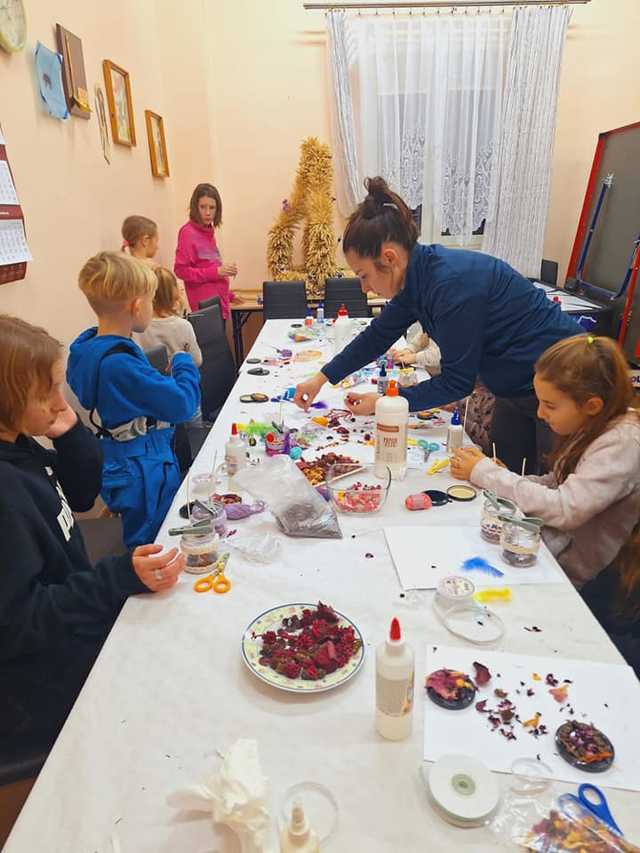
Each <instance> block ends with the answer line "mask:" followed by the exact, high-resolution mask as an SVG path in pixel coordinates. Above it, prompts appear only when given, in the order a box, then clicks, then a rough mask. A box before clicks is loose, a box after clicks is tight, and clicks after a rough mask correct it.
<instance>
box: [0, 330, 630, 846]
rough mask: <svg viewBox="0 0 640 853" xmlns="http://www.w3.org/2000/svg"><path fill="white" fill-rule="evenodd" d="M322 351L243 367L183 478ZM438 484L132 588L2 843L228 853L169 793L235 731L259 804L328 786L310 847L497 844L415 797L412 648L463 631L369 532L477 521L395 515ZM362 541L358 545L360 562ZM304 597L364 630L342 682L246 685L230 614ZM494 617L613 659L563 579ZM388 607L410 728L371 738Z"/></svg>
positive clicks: (544, 650) (418, 722)
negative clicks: (246, 746) (243, 742)
mask: <svg viewBox="0 0 640 853" xmlns="http://www.w3.org/2000/svg"><path fill="white" fill-rule="evenodd" d="M287 326H288V321H278V320H276V321H268V322H267V323H266V324H265V327H264V328H263V330H262V332H261V333H260V336H259V337H258V339H257V341H256V343H255V345H254V347H253V349H252V352H251V354H250V355H252V356H256V357H265V356H267V355H269V354H272V353H273V350H272V349H270V345H271V346H285V345H286V342H287V337H286V331H287ZM313 346H314V345H309V344H307V345H292V346H291V348H292V349H294V351H299V350H300V349H309V348H310V347H313ZM323 349H325V350H326V347H323ZM319 364H320V362H318V363H313V364H299V365H295V366H294V367H293V368H291V370H288V369H271V368H270V370H271V373H270V375H269V376H267V377H253V376H250V375H248V374H247V372H246V366H243V368H242V370H241V372H240V376H239V379H238V382H237V384H236V386H235V388H234V389H233V391H232V393H231V395H230V396H229V399H228V401H227V403H226V405H225V407H224V408H223V410H222V412H221V414H220V416H219V418H218V420H217V421H216V424H215V426H214V427H213V429H212V430H211V433H210V435H209V436H208V439H207V441H206V443H205V445H204V446H203V448H202V450H201V452H200V454H199V456H198V458H197V459H196V460H195V462H194V466H193V473H194V474H197V473H202V472H205V471H208V470H210V468H211V465H212V462H213V455H214V452H215V451H216V450H217V451H218V461H220V460H221V453H222V449H223V445H224V442H225V440H226V438H227V436H228V434H229V430H230V425H231V423H232V422H233V421H238V420H240V421H246V420H248V419H249V418H250V417H254V418H256V419H260V418H262V417H264V416H265V413H267V412H268V413H270V414H273V413H274V412H275V410H276V408H277V407H276V406H274V405H273V404H265V405H263V406H261V405H256V404H254V405H250V406H243V405H241V404H240V402H239V396H240V394H243V393H248V392H252V391H256V390H264V391H266V392H268V393H270V392H272V391H281V390H283V389H284V387H286V386H287V385H288V384H290V382H291V380H292V379H293V378H299V377H301V376H302V375H304V374H306V373H311V372H314V371H315V370H316V369H317V367H318V366H319ZM320 396H321V399H324V400H327V401H329V402H331V403H332V404H338V403H339V402H340V401H341V399H342V393H341V392H339V391H337V390H333V389H328V390H327V388H326V387H325V389H323V392H322V393H321V395H320ZM288 411H290V412H291V413H293V411H294V410H293V407H292V408H291V410H287V409H285V416H286V415H287V412H288ZM430 437H433V438H434V439H435V440H436V441H438V440H440V441H442V439H443V438H444V430H443V429H440V430H438V429H434V430H432V431H431V433H430ZM450 483H451V479H450V477H449V476H448V475H447V474H446V472H445V473H443V474H438V475H435V476H433V477H429V478H428V479H427V478H426V476H425V473H424V471H418V470H411V471H409V473H408V475H407V479H406V480H405V481H404V482H401V483H393V484H392V488H391V492H390V495H389V499H388V501H387V504H386V506H385V507H384V509H383V510H382V512H381V514H379V515H377V516H373V517H372V518H350V517H347V516H340V522H341V525H342V529H343V532H344V538H343V539H342V540H330V541H327V540H297V539H284V538H283V546H282V551H281V557H280V558H279V559H278V560H277V561H276V562H274V563H272V564H267V565H265V564H251V563H249V562H247V561H245V560H243V559H241V558H240V557H239V556H237V555H236V554H235V553H233V552H232V556H231V560H230V563H229V571H228V574H229V577H230V579H231V581H232V583H233V588H232V589H231V591H230V592H229V593H228V594H226V595H214V594H213V593H211V594H203V595H199V594H196V593H195V592H194V591H193V588H192V587H193V581H194V578H193V577H192V576H189V575H184V576H183V577H182V579H181V581H180V583H179V585H178V586H177V587H176V588H175V589H174V590H172V591H170V592H168V593H165V594H161V595H142V596H136V597H133V598H131V599H129V600H128V602H127V604H126V605H125V607H124V608H123V610H122V613H121V615H120V617H119V618H118V620H117V622H116V624H115V627H114V628H113V630H112V632H111V634H110V636H109V638H108V640H107V642H106V644H105V646H104V649H103V651H102V653H101V654H100V656H99V658H98V660H97V662H96V664H95V666H94V668H93V671H92V672H91V674H90V676H89V679H88V681H87V683H86V685H85V687H84V689H83V690H82V693H81V695H80V697H79V698H78V701H77V702H76V704H75V706H74V708H73V711H72V713H71V715H70V717H69V719H68V721H67V723H66V725H65V726H64V729H63V730H62V733H61V734H60V737H59V738H58V741H57V742H56V744H55V746H54V748H53V750H52V752H51V755H50V757H49V759H48V761H47V762H46V764H45V766H44V768H43V770H42V772H41V773H40V776H39V778H38V780H37V782H36V784H35V786H34V788H33V790H32V792H31V795H30V797H29V799H28V801H27V803H26V805H25V807H24V809H23V811H22V813H21V815H20V817H19V819H18V822H17V824H16V826H15V828H14V831H13V833H12V835H11V836H10V839H9V841H8V842H7V845H6V847H5V850H6V853H34V851H42V853H45V851H46V853H112V851H117V850H120V851H121V853H169V851H171V853H175V851H194V853H196V851H197V853H205V851H207V853H213V851H221V853H227V851H228V853H232V851H236V850H237V849H239V847H237V845H236V840H235V838H234V837H232V836H231V834H230V833H229V832H228V831H227V830H226V829H225V828H223V827H220V826H214V825H213V823H212V822H211V820H210V818H208V817H203V816H202V815H199V814H195V813H189V812H182V813H181V812H177V811H175V810H174V809H173V808H171V807H170V806H169V805H168V804H167V802H166V798H167V796H168V795H169V794H171V793H172V792H174V791H176V790H177V789H181V788H185V787H187V786H189V785H191V784H193V783H198V782H200V781H202V780H204V779H206V778H207V777H208V776H210V775H211V774H212V773H214V772H215V771H216V770H217V769H218V767H219V766H220V761H219V757H218V750H220V751H223V752H224V750H225V748H227V747H228V746H229V745H230V744H231V743H232V742H233V741H235V740H236V739H237V738H240V737H250V738H256V739H257V741H258V744H259V750H260V756H261V761H262V765H263V769H264V772H265V774H266V775H267V776H268V777H269V780H270V790H271V799H272V814H273V815H274V816H276V814H277V811H278V803H279V802H280V800H281V798H282V795H283V793H284V791H285V789H287V788H288V787H289V786H290V785H292V784H293V783H295V782H297V781H302V780H313V781H316V782H318V783H321V784H323V785H325V786H326V787H328V788H329V789H330V790H331V792H332V793H333V795H334V797H335V799H336V801H337V803H338V806H339V810H340V816H339V825H338V830H337V834H336V835H335V837H334V838H333V840H332V841H330V842H329V844H328V845H327V847H326V848H323V849H326V850H328V851H335V852H336V853H346V851H352V850H363V851H364V850H366V851H375V853H377V851H380V853H400V851H403V853H413V851H415V853H418V851H424V850H433V851H438V853H440V851H456V853H457V851H473V853H490V852H491V853H493V851H495V850H496V849H498V844H497V842H496V840H495V838H494V837H493V836H492V835H491V833H490V832H489V830H487V829H473V830H461V829H456V828H454V827H452V826H449V825H448V824H446V823H444V822H443V821H442V820H441V819H440V818H439V817H437V816H436V815H435V813H434V812H433V810H432V808H431V806H430V805H429V804H428V802H427V799H426V795H425V792H424V788H423V786H422V783H421V781H420V778H419V772H418V771H419V766H420V764H421V760H422V741H423V711H424V702H423V699H422V694H423V691H422V690H421V687H420V685H421V683H422V678H423V676H424V672H425V654H426V647H427V644H432V643H433V644H449V645H464V641H462V640H456V639H455V638H454V637H453V636H451V635H450V634H448V632H447V631H446V629H445V628H444V627H443V626H442V625H441V624H440V623H439V622H438V620H437V619H436V618H435V616H434V614H433V611H432V608H431V595H432V593H427V594H426V595H425V597H424V601H423V602H422V604H419V605H416V603H415V601H409V600H407V599H402V598H401V597H400V595H399V592H400V590H399V586H398V581H397V578H396V575H395V572H394V569H393V566H392V562H391V559H390V556H389V553H388V550H387V547H386V545H385V541H384V536H383V533H382V527H383V524H393V523H398V520H401V521H402V523H404V524H418V525H437V524H453V525H459V526H465V525H477V524H478V520H479V513H480V500H479V499H476V500H475V501H473V502H472V503H469V504H450V505H449V506H447V507H446V508H443V509H442V510H439V511H436V510H432V511H430V512H426V513H408V512H407V511H406V510H404V508H403V500H404V496H405V495H407V494H409V493H411V492H415V491H418V490H419V489H424V488H426V487H433V488H442V487H443V486H444V487H446V486H447V485H448V484H450ZM223 488H224V486H223ZM185 499H186V484H183V487H182V488H181V490H180V492H179V494H178V495H177V497H176V500H175V501H174V504H173V506H172V509H171V511H170V512H169V514H168V516H167V519H166V522H165V525H164V526H163V528H162V531H161V533H160V535H159V539H158V541H160V542H162V543H163V544H167V545H168V544H170V542H171V541H172V540H170V539H169V537H168V536H167V529H168V527H169V526H172V525H174V524H175V523H176V522H177V521H178V518H179V516H178V507H179V506H180V505H181V504H182V503H184V501H185ZM241 525H242V530H244V529H245V528H248V529H251V530H253V531H256V532H266V531H268V532H271V533H274V534H276V529H275V523H274V521H273V519H272V517H271V516H270V515H269V514H268V513H265V514H263V515H258V516H254V517H252V518H250V519H248V520H245V521H241V522H237V524H236V525H234V526H237V528H238V529H239V530H240V528H241ZM359 534H361V535H359ZM238 535H239V534H238ZM354 535H355V538H352V536H354ZM365 553H370V554H373V558H365ZM318 599H321V600H322V601H325V602H328V603H330V604H332V605H333V606H335V607H336V608H337V609H339V610H340V611H341V612H343V613H345V614H347V615H348V616H349V617H350V618H351V619H353V620H354V621H355V622H356V623H357V625H358V626H359V627H360V629H361V631H362V633H363V635H364V637H365V642H366V655H365V663H364V666H363V668H362V669H361V670H360V672H359V673H358V674H357V675H356V677H355V678H353V679H352V680H351V681H350V682H348V684H346V685H344V686H343V687H341V688H339V689H337V690H335V691H331V692H328V693H323V694H319V695H315V696H299V695H295V694H286V693H282V692H278V691H276V690H274V689H272V688H270V687H268V686H267V685H265V684H263V683H262V682H260V681H258V679H256V678H255V677H254V676H253V675H252V674H251V673H250V672H249V671H248V670H247V668H246V667H245V665H244V664H243V662H242V658H241V654H240V638H241V635H242V633H243V631H244V629H245V627H246V626H247V625H248V624H249V623H250V622H251V621H252V620H253V619H254V617H255V616H257V615H258V614H260V613H261V612H262V611H264V610H267V609H268V608H270V607H273V606H275V605H278V604H286V603H289V602H295V601H303V602H304V601H309V602H314V601H318ZM497 607H499V605H496V608H497ZM499 612H500V615H501V616H502V618H503V620H504V621H505V624H506V634H505V637H504V638H503V640H502V641H501V642H500V643H499V645H498V648H499V649H501V650H508V651H510V652H512V653H515V654H522V655H534V654H538V655H547V656H557V657H558V658H559V659H560V658H562V657H565V658H578V659H589V660H593V661H600V662H604V663H607V662H608V663H612V664H616V663H620V662H621V658H620V656H619V654H618V652H617V651H616V649H615V648H614V646H613V645H612V644H611V642H610V641H609V639H608V637H607V636H606V634H605V633H604V632H603V631H602V630H601V628H600V627H599V625H598V624H597V623H596V622H595V621H594V619H593V618H592V616H591V614H590V612H589V611H588V609H587V608H586V606H585V605H584V604H583V602H582V600H581V599H580V597H579V596H578V595H577V594H576V592H575V590H574V589H573V587H572V586H571V584H570V583H568V582H567V581H563V582H562V583H556V584H553V585H539V586H537V585H531V586H514V587H513V601H512V602H511V603H510V604H509V605H505V606H504V607H503V608H502V609H500V611H499ZM393 615H397V616H398V617H399V618H400V620H401V622H402V627H403V631H404V634H405V636H406V638H407V639H408V641H409V642H411V644H412V645H413V647H414V649H415V653H416V683H417V690H416V705H415V712H414V728H413V734H412V736H411V737H410V738H409V739H408V740H406V741H403V742H400V743H393V742H389V741H384V740H382V739H381V738H380V737H379V736H378V735H377V734H376V732H375V729H374V724H373V720H374V670H375V661H374V647H375V645H376V644H378V643H379V642H380V641H381V640H382V639H383V638H384V636H385V634H386V631H387V629H388V625H389V621H390V619H391V617H392V616H393ZM532 624H535V625H538V626H541V627H542V628H543V631H542V633H530V632H527V631H525V630H523V626H525V625H532ZM480 659H482V658H480ZM514 757H517V756H516V755H514ZM499 779H500V781H501V783H502V784H505V780H506V779H507V777H506V776H505V775H503V774H499ZM596 782H597V780H596ZM570 787H571V786H566V788H565V789H568V788H570ZM574 787H575V786H574ZM607 797H608V800H609V803H610V806H611V809H612V812H613V814H614V815H615V817H616V819H617V820H618V822H619V823H620V825H621V826H622V827H623V828H624V829H625V830H626V832H627V835H628V837H629V839H630V840H637V839H638V837H639V836H640V809H638V795H637V794H633V793H631V792H626V791H620V790H611V789H608V790H607Z"/></svg>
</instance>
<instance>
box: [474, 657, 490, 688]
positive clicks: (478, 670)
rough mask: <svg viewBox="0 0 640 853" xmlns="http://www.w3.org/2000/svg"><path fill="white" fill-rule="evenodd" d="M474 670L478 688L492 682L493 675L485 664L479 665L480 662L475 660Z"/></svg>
mask: <svg viewBox="0 0 640 853" xmlns="http://www.w3.org/2000/svg"><path fill="white" fill-rule="evenodd" d="M473 668H474V669H475V682H476V684H477V685H478V687H482V686H483V685H485V684H488V683H489V681H491V673H490V672H489V669H488V668H487V667H486V666H485V665H484V664H483V663H478V661H475V660H474V662H473Z"/></svg>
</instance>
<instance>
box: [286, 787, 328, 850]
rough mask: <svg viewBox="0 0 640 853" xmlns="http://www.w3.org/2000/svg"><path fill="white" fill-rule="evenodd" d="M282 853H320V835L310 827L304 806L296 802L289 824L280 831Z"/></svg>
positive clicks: (292, 808)
mask: <svg viewBox="0 0 640 853" xmlns="http://www.w3.org/2000/svg"><path fill="white" fill-rule="evenodd" d="M280 853H320V841H319V840H318V834H317V833H316V831H315V830H314V829H312V828H311V826H309V821H308V820H307V818H306V815H305V813H304V809H303V808H302V804H301V803H299V802H297V801H295V800H294V802H293V805H292V807H291V817H290V818H289V823H288V824H287V825H286V826H283V827H282V829H281V830H280Z"/></svg>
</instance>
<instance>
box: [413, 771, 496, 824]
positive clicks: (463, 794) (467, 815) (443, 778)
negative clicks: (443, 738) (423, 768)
mask: <svg viewBox="0 0 640 853" xmlns="http://www.w3.org/2000/svg"><path fill="white" fill-rule="evenodd" d="M427 784H428V790H429V794H430V796H431V800H432V802H433V804H434V805H435V806H436V809H437V810H438V812H439V813H440V815H441V816H442V817H443V818H444V820H446V821H448V822H449V823H453V824H454V825H456V826H466V827H474V826H482V825H483V824H485V823H487V822H488V820H489V818H490V817H491V816H492V814H493V813H494V812H495V810H496V809H497V807H498V804H499V802H500V789H499V787H498V782H497V780H496V778H495V776H494V775H493V774H492V773H491V772H490V771H489V769H488V768H487V767H486V766H485V765H484V764H482V763H481V762H480V761H477V760H476V759H475V758H470V757H468V756H466V755H443V756H442V758H440V759H438V761H436V763H435V764H434V765H433V766H432V767H431V769H430V771H429V776H428V781H427Z"/></svg>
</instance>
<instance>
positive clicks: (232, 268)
mask: <svg viewBox="0 0 640 853" xmlns="http://www.w3.org/2000/svg"><path fill="white" fill-rule="evenodd" d="M218 275H219V276H222V277H223V278H226V277H227V276H234V275H238V264H222V266H221V267H220V268H219V269H218Z"/></svg>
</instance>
